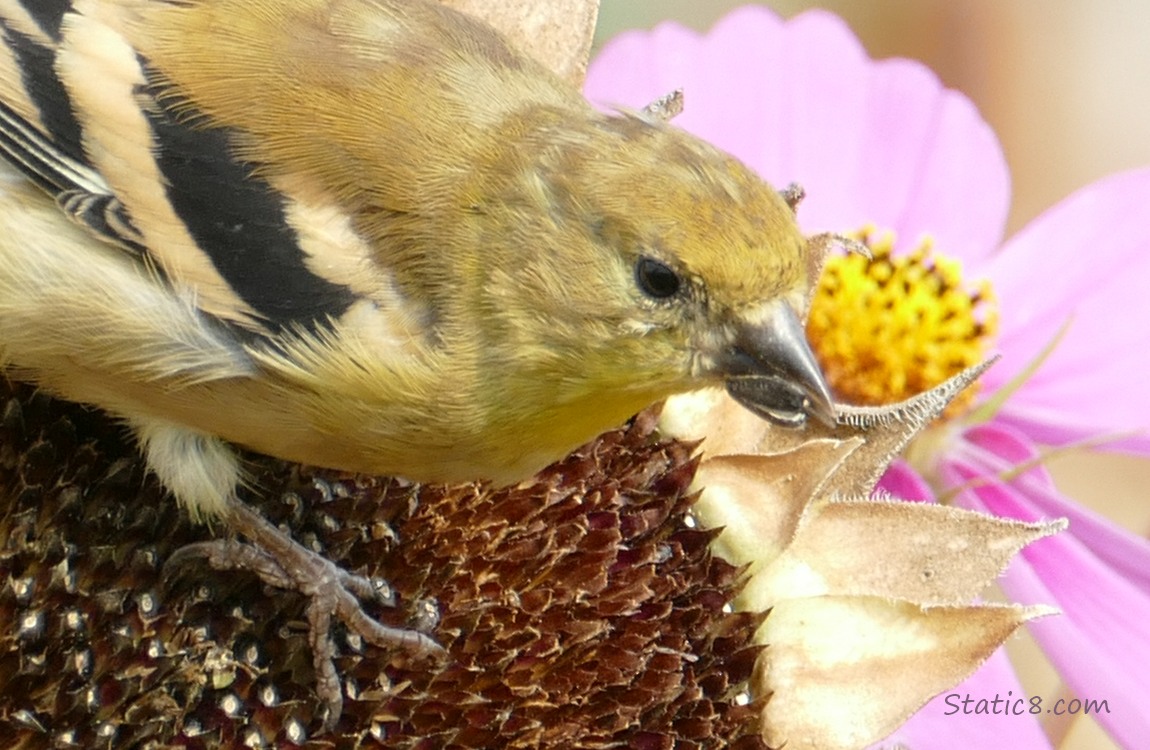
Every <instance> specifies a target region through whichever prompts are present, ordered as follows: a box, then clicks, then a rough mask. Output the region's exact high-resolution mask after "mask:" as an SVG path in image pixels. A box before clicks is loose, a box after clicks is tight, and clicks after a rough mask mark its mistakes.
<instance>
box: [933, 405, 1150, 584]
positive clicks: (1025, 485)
mask: <svg viewBox="0 0 1150 750" xmlns="http://www.w3.org/2000/svg"><path fill="white" fill-rule="evenodd" d="M990 427H991V425H988V426H987V429H989V428H990ZM993 427H994V428H997V429H999V430H1001V429H1002V427H1001V425H993ZM967 434H968V435H969V434H970V433H969V432H968V433H967ZM1020 443H1022V444H1023V445H1022V447H1021V449H1013V448H1012V452H1002V448H1003V447H1004V444H1002V443H996V444H994V445H993V446H989V444H983V445H974V444H970V445H964V444H962V443H960V444H959V445H958V446H957V448H956V450H955V452H954V454H953V457H955V458H958V459H959V460H961V461H962V462H964V463H965V464H966V465H968V466H970V467H972V468H974V469H975V470H976V471H977V472H978V473H979V475H980V476H992V477H999V478H1002V477H1007V476H1009V477H1011V479H1010V481H1008V482H1006V484H1007V485H1009V486H1010V487H1012V488H1013V489H1014V490H1015V491H1017V492H1019V493H1021V494H1022V495H1023V496H1024V497H1026V498H1027V499H1028V500H1029V501H1030V503H1031V506H1032V507H1033V509H1034V511H1035V512H1036V513H1037V515H1035V516H1034V517H1033V518H1027V519H1024V520H1037V519H1038V518H1060V517H1062V518H1066V519H1068V520H1069V521H1070V529H1069V531H1068V532H1067V533H1069V534H1073V535H1074V536H1075V537H1077V538H1078V539H1081V540H1082V542H1083V543H1084V544H1085V545H1086V546H1087V547H1089V548H1090V550H1091V551H1092V552H1093V553H1094V555H1096V556H1097V557H1098V559H1099V560H1102V561H1103V562H1105V563H1106V564H1107V565H1109V566H1110V567H1111V568H1113V569H1114V571H1115V572H1116V573H1118V574H1119V575H1121V576H1122V577H1123V578H1125V579H1127V580H1129V581H1131V582H1132V583H1134V584H1136V585H1138V586H1140V587H1141V588H1142V589H1143V591H1145V593H1146V595H1147V596H1150V541H1147V540H1146V539H1143V538H1142V537H1140V536H1138V535H1136V534H1133V533H1131V532H1130V531H1127V530H1126V529H1124V528H1122V527H1121V526H1118V525H1117V524H1115V523H1114V522H1112V521H1110V520H1108V519H1106V518H1104V517H1103V516H1100V515H1098V514H1097V513H1094V512H1092V511H1091V510H1089V509H1088V508H1085V507H1083V506H1082V505H1080V504H1079V503H1077V502H1075V501H1074V500H1073V499H1071V498H1069V497H1066V496H1064V495H1062V494H1061V493H1060V492H1059V491H1058V490H1057V488H1056V487H1055V486H1054V485H1053V483H1052V482H1051V481H1050V478H1049V476H1046V475H1045V472H1043V474H1041V475H1039V474H1034V473H1033V472H1022V473H1016V471H1015V467H1016V465H1017V462H1018V461H1020V460H1028V458H1027V457H1033V456H1036V455H1037V452H1036V451H1035V450H1034V449H1033V446H1030V448H1029V450H1027V449H1026V446H1025V440H1022V441H1020ZM988 447H993V450H988Z"/></svg>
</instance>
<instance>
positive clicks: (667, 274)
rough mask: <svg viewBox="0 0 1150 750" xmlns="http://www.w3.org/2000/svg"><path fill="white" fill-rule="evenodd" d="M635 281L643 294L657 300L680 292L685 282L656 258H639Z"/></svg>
mask: <svg viewBox="0 0 1150 750" xmlns="http://www.w3.org/2000/svg"><path fill="white" fill-rule="evenodd" d="M635 280H636V281H638V282H639V288H640V289H642V290H643V294H646V295H647V296H648V297H654V298H655V299H666V298H668V297H671V296H673V295H674V294H676V293H677V292H678V291H679V287H680V286H682V284H683V282H682V280H681V279H680V278H679V274H677V273H675V272H674V271H672V270H671V269H670V268H669V267H668V266H667V264H665V263H662V262H660V261H657V260H655V259H654V258H646V257H644V258H639V261H638V262H637V263H636V264H635Z"/></svg>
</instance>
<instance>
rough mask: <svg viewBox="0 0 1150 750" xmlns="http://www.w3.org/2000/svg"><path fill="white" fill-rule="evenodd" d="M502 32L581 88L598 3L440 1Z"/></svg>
mask: <svg viewBox="0 0 1150 750" xmlns="http://www.w3.org/2000/svg"><path fill="white" fill-rule="evenodd" d="M440 2H442V3H443V4H444V5H447V6H449V7H452V8H454V9H456V10H459V11H463V12H464V13H468V14H470V15H473V16H475V17H476V18H480V19H482V20H484V21H486V22H487V23H489V24H491V25H492V26H494V27H495V28H496V29H498V30H499V31H501V32H503V33H504V34H505V35H507V37H508V38H509V39H510V40H511V42H512V43H513V44H515V45H516V46H517V47H518V48H519V49H520V50H522V51H523V52H526V53H527V54H528V55H530V56H531V57H532V58H534V59H535V60H536V61H538V62H541V63H543V64H544V65H546V66H547V67H548V68H550V69H551V70H553V71H555V73H557V74H558V75H559V76H560V77H561V78H564V79H565V80H567V81H569V82H570V83H572V84H573V85H575V86H582V85H583V76H584V74H586V72H587V57H588V55H589V54H590V51H591V39H592V37H594V35H595V21H596V19H597V18H598V16H599V0H549V1H548V2H546V3H540V2H537V1H536V2H532V0H500V2H497V3H494V2H491V0H440Z"/></svg>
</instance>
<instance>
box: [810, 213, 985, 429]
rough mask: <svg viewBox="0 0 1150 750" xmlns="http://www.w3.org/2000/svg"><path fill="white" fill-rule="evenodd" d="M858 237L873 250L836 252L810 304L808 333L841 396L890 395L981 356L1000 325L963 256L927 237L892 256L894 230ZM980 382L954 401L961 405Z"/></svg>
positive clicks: (910, 390)
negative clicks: (938, 249)
mask: <svg viewBox="0 0 1150 750" xmlns="http://www.w3.org/2000/svg"><path fill="white" fill-rule="evenodd" d="M860 240H861V241H862V242H863V244H865V245H866V246H867V247H869V248H870V249H871V253H872V256H873V257H872V258H866V257H863V256H862V255H859V254H853V255H846V256H833V257H831V258H830V259H829V260H828V261H827V264H826V269H825V270H824V272H823V276H822V279H821V280H820V281H819V286H818V289H817V291H816V292H815V297H814V301H813V303H812V305H811V312H810V319H809V321H808V323H807V334H808V336H809V337H810V341H811V344H812V346H813V347H814V350H815V353H816V354H817V355H818V358H819V362H820V363H821V364H822V367H823V372H824V373H825V374H826V378H827V382H828V383H829V384H830V386H831V389H832V390H833V391H834V394H835V397H836V398H837V399H838V400H840V401H842V402H845V403H849V404H856V405H880V404H889V403H894V402H896V401H901V400H903V399H906V398H909V397H910V396H913V395H915V394H918V393H921V392H923V391H925V390H928V389H930V388H933V387H934V386H936V385H938V384H939V383H941V382H943V381H944V380H946V379H947V378H949V377H951V376H952V375H955V374H957V373H958V372H960V371H962V370H964V369H966V368H967V367H970V366H971V365H974V364H977V363H979V362H981V361H982V360H983V359H984V358H985V356H986V350H987V344H988V342H989V341H990V340H991V339H992V338H993V336H994V334H995V332H996V331H997V328H998V312H997V309H996V305H995V301H994V297H993V294H992V292H991V289H990V286H989V284H987V283H986V282H983V283H981V284H979V285H977V286H974V287H973V288H971V287H970V286H968V285H965V284H964V283H963V280H962V274H961V267H960V264H959V263H958V261H955V260H952V259H949V258H945V257H942V256H940V255H938V254H937V253H934V252H933V250H932V247H931V243H930V241H926V242H923V243H922V244H921V245H920V246H919V247H917V248H916V249H915V250H914V252H912V253H910V254H909V255H905V256H900V257H891V248H892V246H893V238H891V237H889V236H886V237H883V238H881V239H878V240H876V239H875V238H874V237H873V236H872V235H870V234H869V233H863V234H862V236H861V237H860ZM972 396H973V391H972V390H969V389H968V391H967V393H966V394H964V395H963V396H962V397H960V398H959V399H958V400H956V401H955V402H954V403H952V404H951V407H950V409H948V410H947V413H948V414H951V415H953V414H955V413H956V410H962V409H964V408H965V406H966V404H968V403H969V400H970V398H971V397H972Z"/></svg>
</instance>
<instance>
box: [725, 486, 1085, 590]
mask: <svg viewBox="0 0 1150 750" xmlns="http://www.w3.org/2000/svg"><path fill="white" fill-rule="evenodd" d="M1065 527H1066V522H1065V521H1062V522H1054V523H1042V524H1030V523H1022V522H1021V521H1014V520H1011V519H1001V518H994V517H992V516H988V515H985V514H982V513H974V512H971V511H967V510H961V509H958V508H950V507H945V506H939V505H923V504H918V503H905V502H890V501H882V500H871V499H861V500H850V501H830V502H818V503H815V504H814V505H812V506H811V507H810V508H809V509H808V511H807V513H806V514H804V516H803V518H802V520H801V523H800V524H799V528H798V531H797V533H796V534H795V538H794V541H793V543H792V544H791V545H790V546H789V547H788V548H787V549H786V551H785V552H783V553H782V554H781V555H780V556H779V557H778V558H777V559H775V560H773V561H772V562H770V563H769V564H767V565H764V566H763V567H762V570H761V572H756V574H755V575H754V576H753V577H752V579H751V581H750V582H749V583H748V585H747V587H746V589H744V591H743V593H742V594H741V595H740V597H739V600H738V602H739V606H740V607H742V608H744V609H748V610H765V609H769V608H771V607H774V606H776V605H777V604H779V603H780V602H782V601H785V600H787V599H796V598H802V597H806V596H821V595H824V594H836V595H856V596H881V597H890V598H894V599H902V600H905V601H911V602H915V603H917V604H920V605H923V606H937V605H958V604H966V603H968V602H970V601H972V600H973V599H974V597H975V596H977V595H978V594H979V593H981V592H982V591H984V590H985V589H986V588H987V587H988V586H989V585H990V584H991V583H993V582H994V580H995V579H996V578H997V577H998V575H999V574H1000V573H1001V572H1002V571H1003V570H1004V569H1005V568H1006V565H1007V563H1009V562H1010V560H1011V558H1013V557H1014V556H1015V555H1016V554H1018V552H1019V551H1020V550H1021V549H1022V548H1023V547H1025V546H1026V545H1028V544H1030V543H1031V542H1033V541H1035V540H1037V539H1040V538H1042V537H1044V536H1049V535H1050V534H1054V533H1057V532H1059V531H1061V530H1062V529H1064V528H1065Z"/></svg>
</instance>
